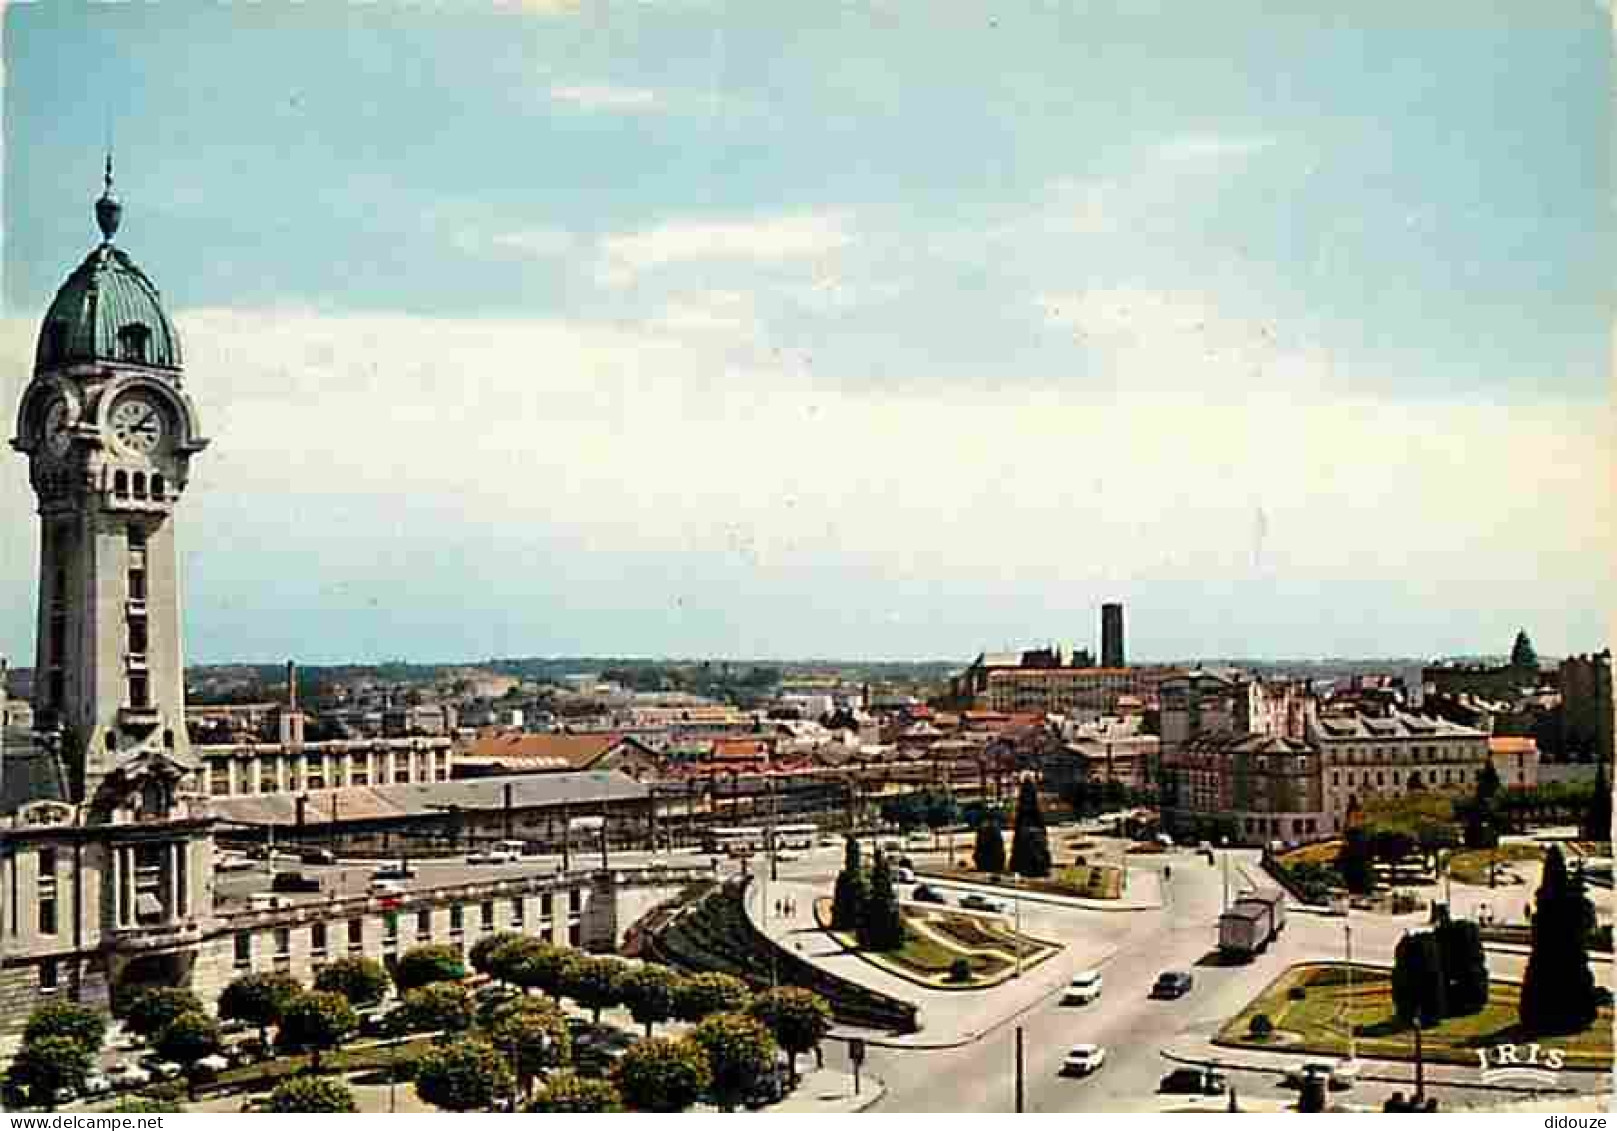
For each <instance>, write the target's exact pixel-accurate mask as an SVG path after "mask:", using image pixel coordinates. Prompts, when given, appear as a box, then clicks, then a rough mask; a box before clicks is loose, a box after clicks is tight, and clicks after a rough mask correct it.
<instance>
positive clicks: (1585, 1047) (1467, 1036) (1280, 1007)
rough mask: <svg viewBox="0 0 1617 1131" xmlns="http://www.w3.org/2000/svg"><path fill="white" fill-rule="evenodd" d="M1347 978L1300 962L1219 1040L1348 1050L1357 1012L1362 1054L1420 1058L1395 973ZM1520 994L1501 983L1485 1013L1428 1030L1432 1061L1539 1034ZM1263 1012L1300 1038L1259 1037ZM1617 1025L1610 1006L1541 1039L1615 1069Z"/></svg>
mask: <svg viewBox="0 0 1617 1131" xmlns="http://www.w3.org/2000/svg"><path fill="white" fill-rule="evenodd" d="M1347 982H1348V978H1347V967H1346V966H1344V965H1342V964H1340V963H1335V964H1329V965H1325V964H1306V965H1301V966H1293V967H1292V968H1291V969H1289V970H1287V971H1286V972H1285V973H1284V974H1282V975H1280V977H1278V978H1276V979H1275V980H1274V981H1273V982H1271V983H1270V984H1269V986H1268V988H1267V989H1265V990H1264V991H1263V993H1261V994H1259V995H1258V996H1257V997H1256V998H1254V999H1253V1000H1252V1001H1250V1002H1249V1003H1247V1006H1246V1008H1245V1009H1243V1010H1241V1012H1240V1013H1238V1014H1236V1015H1235V1017H1234V1018H1232V1019H1231V1020H1230V1021H1229V1022H1228V1023H1226V1024H1225V1026H1224V1027H1223V1028H1222V1029H1221V1030H1220V1031H1219V1034H1218V1037H1217V1038H1216V1040H1215V1042H1214V1043H1216V1044H1220V1045H1225V1046H1231V1047H1236V1048H1275V1049H1284V1050H1285V1051H1287V1052H1297V1053H1314V1054H1317V1055H1321V1056H1345V1055H1347V1049H1348V1043H1347V1029H1346V1024H1347V1021H1348V1019H1349V1018H1351V1020H1352V1022H1353V1027H1354V1031H1355V1033H1356V1034H1357V1051H1358V1053H1359V1054H1360V1055H1361V1056H1369V1057H1378V1058H1382V1059H1387V1060H1414V1059H1415V1034H1414V1030H1412V1029H1407V1028H1405V1027H1404V1026H1403V1025H1402V1024H1401V1023H1400V1022H1399V1021H1398V1020H1397V1018H1396V1017H1395V1016H1394V1014H1393V1008H1392V982H1391V971H1389V970H1387V969H1385V968H1384V967H1376V966H1359V965H1357V964H1355V965H1354V967H1353V986H1352V990H1351V992H1350V991H1349V988H1348V984H1347ZM1296 986H1301V987H1303V989H1304V991H1305V993H1306V996H1305V997H1304V998H1303V1000H1301V1001H1295V1000H1293V999H1292V997H1291V990H1292V989H1293V987H1296ZM1520 993H1521V987H1520V985H1518V984H1517V983H1515V982H1500V981H1497V980H1496V981H1494V982H1493V984H1492V986H1491V987H1490V992H1489V999H1488V1005H1487V1006H1486V1007H1485V1008H1484V1009H1483V1010H1482V1012H1481V1013H1478V1014H1475V1015H1473V1016H1471V1017H1451V1018H1449V1019H1448V1020H1447V1021H1444V1022H1443V1023H1442V1024H1441V1025H1439V1026H1437V1027H1436V1028H1435V1029H1429V1030H1427V1031H1426V1032H1425V1034H1424V1035H1423V1042H1422V1043H1423V1045H1424V1047H1425V1055H1426V1059H1427V1060H1429V1061H1432V1062H1434V1063H1443V1064H1467V1065H1474V1064H1476V1063H1477V1051H1476V1050H1478V1049H1479V1048H1486V1047H1488V1046H1490V1045H1494V1044H1499V1043H1504V1042H1525V1041H1527V1040H1530V1039H1532V1038H1529V1037H1527V1036H1525V1035H1524V1034H1522V1033H1521V1032H1519V1031H1518V1029H1517V1024H1516V1011H1517V1003H1518V998H1519V995H1520ZM1260 1013H1263V1014H1267V1015H1268V1017H1269V1019H1270V1020H1271V1021H1272V1022H1274V1027H1275V1030H1276V1032H1277V1033H1278V1034H1280V1035H1281V1036H1282V1037H1284V1036H1287V1035H1294V1037H1295V1039H1292V1040H1275V1039H1270V1040H1268V1041H1257V1040H1254V1039H1252V1037H1251V1036H1250V1025H1251V1021H1252V1018H1253V1017H1254V1016H1256V1015H1257V1014H1260ZM1611 1025H1612V1011H1611V1009H1610V1008H1603V1009H1601V1011H1600V1016H1599V1017H1597V1018H1596V1019H1595V1023H1594V1025H1593V1026H1592V1027H1591V1028H1590V1029H1588V1030H1587V1031H1586V1032H1583V1033H1578V1034H1575V1035H1573V1036H1570V1037H1541V1038H1538V1043H1539V1044H1540V1045H1542V1046H1543V1047H1544V1048H1546V1049H1552V1048H1555V1049H1561V1050H1562V1051H1563V1053H1564V1055H1565V1057H1566V1063H1567V1065H1568V1066H1569V1067H1577V1068H1609V1067H1610V1065H1611V1059H1612V1038H1611V1033H1612V1029H1611Z"/></svg>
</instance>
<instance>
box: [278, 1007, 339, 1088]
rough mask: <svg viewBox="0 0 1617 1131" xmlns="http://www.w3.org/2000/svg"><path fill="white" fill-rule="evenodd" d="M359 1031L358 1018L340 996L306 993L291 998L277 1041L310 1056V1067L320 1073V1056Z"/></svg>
mask: <svg viewBox="0 0 1617 1131" xmlns="http://www.w3.org/2000/svg"><path fill="white" fill-rule="evenodd" d="M358 1028H359V1015H358V1014H356V1013H355V1012H354V1007H353V1006H351V1005H349V1004H348V999H347V998H346V997H344V996H343V995H342V994H339V993H335V992H332V991H328V990H309V991H307V992H306V993H301V994H299V995H298V996H297V997H295V998H293V999H292V1000H291V1002H289V1003H288V1004H287V1007H286V1011H285V1013H284V1014H283V1015H282V1017H281V1028H280V1032H278V1033H277V1034H276V1040H277V1042H278V1043H279V1044H280V1046H281V1049H282V1050H283V1051H285V1052H289V1053H299V1052H306V1053H308V1054H309V1067H311V1068H313V1069H314V1070H315V1071H316V1072H319V1071H320V1054H321V1053H323V1052H325V1051H327V1050H328V1049H334V1048H336V1047H337V1046H338V1045H340V1044H342V1043H343V1042H344V1041H345V1040H347V1039H348V1038H349V1037H350V1036H352V1035H353V1032H354V1030H356V1029H358Z"/></svg>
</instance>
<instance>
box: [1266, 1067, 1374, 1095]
mask: <svg viewBox="0 0 1617 1131" xmlns="http://www.w3.org/2000/svg"><path fill="white" fill-rule="evenodd" d="M1358 1075H1359V1066H1358V1064H1357V1062H1354V1061H1346V1060H1344V1061H1341V1062H1340V1063H1337V1064H1333V1063H1331V1062H1330V1061H1328V1060H1310V1061H1308V1062H1307V1063H1305V1064H1299V1065H1294V1066H1292V1067H1291V1068H1288V1069H1286V1076H1285V1080H1284V1081H1283V1083H1284V1084H1285V1086H1286V1087H1288V1088H1301V1087H1302V1086H1303V1083H1304V1082H1305V1081H1306V1080H1307V1079H1308V1078H1309V1077H1310V1076H1318V1077H1320V1078H1322V1079H1323V1080H1324V1081H1325V1086H1326V1087H1328V1088H1329V1089H1330V1090H1331V1091H1333V1092H1345V1091H1347V1089H1349V1088H1351V1087H1353V1084H1354V1081H1355V1080H1356V1079H1357V1078H1358Z"/></svg>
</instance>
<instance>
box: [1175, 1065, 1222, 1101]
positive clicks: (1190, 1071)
mask: <svg viewBox="0 0 1617 1131" xmlns="http://www.w3.org/2000/svg"><path fill="white" fill-rule="evenodd" d="M1229 1087H1230V1082H1229V1081H1228V1080H1227V1079H1225V1078H1224V1074H1223V1073H1222V1072H1214V1071H1213V1070H1212V1069H1210V1068H1175V1069H1174V1070H1173V1071H1172V1072H1170V1073H1168V1074H1167V1075H1166V1076H1164V1077H1163V1078H1162V1082H1161V1083H1160V1084H1158V1085H1157V1091H1159V1092H1167V1093H1171V1094H1173V1095H1179V1096H1217V1095H1222V1094H1223V1093H1224V1092H1227V1091H1229Z"/></svg>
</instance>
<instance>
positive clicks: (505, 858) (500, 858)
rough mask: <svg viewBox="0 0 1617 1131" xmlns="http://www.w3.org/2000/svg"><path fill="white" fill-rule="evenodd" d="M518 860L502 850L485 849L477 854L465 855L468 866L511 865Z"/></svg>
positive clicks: (513, 854) (510, 853) (514, 855)
mask: <svg viewBox="0 0 1617 1131" xmlns="http://www.w3.org/2000/svg"><path fill="white" fill-rule="evenodd" d="M517 859H518V857H517V855H516V854H515V853H513V852H509V851H507V850H506V849H503V848H485V849H482V850H481V851H478V852H472V853H469V854H467V857H466V863H468V864H511V863H514V862H515V861H516V860H517Z"/></svg>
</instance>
